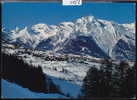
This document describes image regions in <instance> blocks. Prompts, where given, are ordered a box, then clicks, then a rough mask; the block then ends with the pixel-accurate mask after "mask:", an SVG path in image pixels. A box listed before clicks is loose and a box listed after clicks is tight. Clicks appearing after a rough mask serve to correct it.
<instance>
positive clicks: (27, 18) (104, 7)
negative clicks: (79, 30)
mask: <svg viewBox="0 0 137 100" xmlns="http://www.w3.org/2000/svg"><path fill="white" fill-rule="evenodd" d="M88 15H93V16H95V17H96V18H100V19H106V20H111V21H115V22H118V23H131V22H135V4H134V3H83V5H82V6H62V4H61V3H59V2H58V3H57V2H56V3H55V2H54V3H53V2H52V3H38V2H37V3H23V2H21V3H15V2H14V3H4V4H3V5H2V24H3V27H6V28H8V29H14V28H15V27H16V26H19V27H24V26H28V27H30V26H32V25H34V24H37V23H46V24H49V25H51V24H59V23H60V22H62V21H75V20H76V19H77V18H80V17H82V16H88Z"/></svg>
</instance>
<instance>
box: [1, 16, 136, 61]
mask: <svg viewBox="0 0 137 100" xmlns="http://www.w3.org/2000/svg"><path fill="white" fill-rule="evenodd" d="M2 32H3V34H2V35H3V39H5V40H7V41H8V43H10V44H13V45H16V44H21V47H23V48H32V49H37V50H43V51H51V52H54V53H56V52H58V53H63V54H64V53H65V54H70V53H71V54H78V55H89V56H93V57H97V58H111V59H119V60H135V49H136V48H135V24H134V23H130V24H118V23H116V22H113V21H107V20H102V19H97V18H95V17H94V16H85V17H82V18H78V19H77V20H75V21H74V22H62V23H59V24H58V25H47V24H43V23H39V24H36V25H33V26H32V27H31V29H29V28H28V27H27V26H26V27H25V28H24V29H20V28H18V27H16V29H14V30H9V31H8V30H6V29H3V30H2Z"/></svg>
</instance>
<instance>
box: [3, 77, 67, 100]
mask: <svg viewBox="0 0 137 100" xmlns="http://www.w3.org/2000/svg"><path fill="white" fill-rule="evenodd" d="M1 85H2V86H1V93H2V94H1V95H2V98H6V99H8V98H10V99H17V98H23V99H25V98H37V99H40V98H47V99H48V98H66V97H65V96H63V95H60V94H44V93H35V92H32V91H30V90H28V89H26V88H23V87H21V86H19V85H17V84H15V83H11V82H8V81H6V80H3V79H2V80H1Z"/></svg>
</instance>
